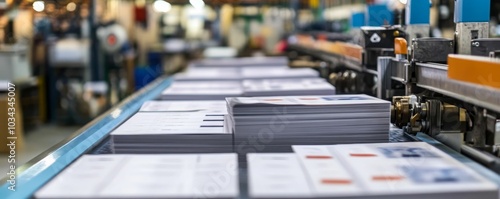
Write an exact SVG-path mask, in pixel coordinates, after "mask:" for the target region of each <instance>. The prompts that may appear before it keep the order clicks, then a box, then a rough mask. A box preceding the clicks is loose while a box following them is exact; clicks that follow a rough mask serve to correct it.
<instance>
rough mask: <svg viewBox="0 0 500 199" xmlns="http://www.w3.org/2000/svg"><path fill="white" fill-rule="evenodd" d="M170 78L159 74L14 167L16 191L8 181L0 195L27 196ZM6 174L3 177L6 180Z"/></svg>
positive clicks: (104, 134) (130, 112)
mask: <svg viewBox="0 0 500 199" xmlns="http://www.w3.org/2000/svg"><path fill="white" fill-rule="evenodd" d="M171 82H172V80H171V79H170V78H167V77H161V78H159V79H157V80H156V81H154V82H152V83H151V84H150V85H148V86H147V87H145V88H143V89H141V90H140V91H139V92H137V93H135V94H134V95H132V96H130V97H128V98H127V99H125V100H124V101H123V102H121V103H120V104H118V105H117V106H115V107H113V108H111V109H110V110H109V111H107V112H106V113H104V114H102V115H101V116H100V117H98V118H96V119H94V120H93V121H92V122H90V123H89V124H87V125H85V126H84V127H82V128H81V129H79V130H78V131H77V132H75V133H74V134H73V135H71V136H70V137H69V138H67V139H66V140H63V141H62V142H60V143H58V144H57V145H55V146H53V147H52V148H50V149H48V150H46V151H45V152H43V153H42V154H40V155H38V156H37V157H35V158H34V159H32V160H31V161H29V162H28V163H26V164H25V165H23V166H21V167H19V168H18V169H17V170H16V173H17V176H16V191H15V192H13V191H11V190H9V189H8V186H9V184H8V183H4V184H2V186H1V187H0V196H1V198H16V199H17V198H30V197H32V195H33V194H34V193H35V192H36V191H37V190H38V189H40V188H41V187H42V186H43V185H44V184H45V183H47V182H48V181H49V180H50V179H52V178H53V177H54V176H56V175H57V174H58V173H59V172H61V171H62V170H63V169H64V168H66V167H67V166H68V165H70V164H71V163H72V162H73V161H75V160H76V159H77V158H78V157H80V156H81V155H83V154H85V153H86V152H88V151H89V150H91V149H92V148H93V147H95V146H96V145H98V144H99V143H100V142H101V141H102V140H104V139H105V138H106V137H107V136H108V134H109V133H110V132H111V131H112V130H113V129H114V128H116V127H118V126H119V125H120V124H121V123H122V122H124V121H126V120H127V119H128V118H130V117H131V116H132V115H133V114H134V113H136V112H137V110H139V108H140V107H141V106H142V104H143V103H144V102H145V101H147V100H152V99H155V98H156V97H157V96H158V95H160V93H161V92H162V91H163V90H164V89H166V88H167V87H169V86H170V84H171ZM6 180H7V178H5V179H2V182H6Z"/></svg>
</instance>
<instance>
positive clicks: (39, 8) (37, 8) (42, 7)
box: [33, 1, 45, 12]
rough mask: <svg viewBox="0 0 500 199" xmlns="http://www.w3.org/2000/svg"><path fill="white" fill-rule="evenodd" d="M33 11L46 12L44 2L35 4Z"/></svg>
mask: <svg viewBox="0 0 500 199" xmlns="http://www.w3.org/2000/svg"><path fill="white" fill-rule="evenodd" d="M33 10H35V11H37V12H42V11H43V10H45V3H44V2H43V1H35V2H33Z"/></svg>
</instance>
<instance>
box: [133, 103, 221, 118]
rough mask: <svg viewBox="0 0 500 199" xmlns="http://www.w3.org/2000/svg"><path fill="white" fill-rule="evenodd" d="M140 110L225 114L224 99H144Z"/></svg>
mask: <svg viewBox="0 0 500 199" xmlns="http://www.w3.org/2000/svg"><path fill="white" fill-rule="evenodd" d="M139 111H140V112H206V113H213V114H221V115H225V114H227V105H226V101H225V100H206V101H203V100H200V101H146V102H144V104H143V105H142V107H141V109H140V110H139Z"/></svg>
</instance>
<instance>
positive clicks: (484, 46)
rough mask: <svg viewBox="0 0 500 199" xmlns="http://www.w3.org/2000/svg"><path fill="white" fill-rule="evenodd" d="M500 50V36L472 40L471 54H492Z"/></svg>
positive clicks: (486, 55)
mask: <svg viewBox="0 0 500 199" xmlns="http://www.w3.org/2000/svg"><path fill="white" fill-rule="evenodd" d="M498 50H500V39H499V38H483V39H473V40H472V41H471V55H477V56H485V57H488V56H490V53H491V52H494V51H498Z"/></svg>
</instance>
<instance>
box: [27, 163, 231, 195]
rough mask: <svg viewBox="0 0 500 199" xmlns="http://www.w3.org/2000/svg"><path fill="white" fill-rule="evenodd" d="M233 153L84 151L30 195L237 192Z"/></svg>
mask: <svg viewBox="0 0 500 199" xmlns="http://www.w3.org/2000/svg"><path fill="white" fill-rule="evenodd" d="M236 159H237V158H236V154H182V155H180V154H175V155H174V154H170V155H84V156H82V157H81V158H80V159H78V160H77V161H76V162H75V163H73V164H72V165H70V166H69V167H68V168H67V169H65V170H64V171H63V172H62V173H60V174H59V175H57V176H56V177H55V178H54V179H53V180H52V181H50V182H49V183H48V184H47V185H45V186H44V187H43V188H42V189H40V190H39V191H38V192H37V193H36V194H35V198H41V199H46V198H47V199H48V198H52V199H54V198H58V199H59V198H60V199H69V198H79V199H87V198H89V199H90V198H177V199H179V198H186V199H188V198H215V199H230V198H237V197H238V195H239V187H238V165H237V164H238V163H237V161H236ZM219 178H224V181H223V182H221V181H217V180H219Z"/></svg>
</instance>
